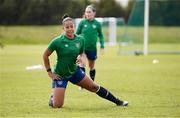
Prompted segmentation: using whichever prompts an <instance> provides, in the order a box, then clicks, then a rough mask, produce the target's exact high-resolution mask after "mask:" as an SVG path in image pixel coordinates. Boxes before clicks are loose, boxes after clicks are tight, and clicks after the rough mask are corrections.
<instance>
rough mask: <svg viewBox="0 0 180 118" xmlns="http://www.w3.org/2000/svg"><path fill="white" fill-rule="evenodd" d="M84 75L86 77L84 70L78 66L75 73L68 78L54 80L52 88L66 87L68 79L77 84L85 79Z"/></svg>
mask: <svg viewBox="0 0 180 118" xmlns="http://www.w3.org/2000/svg"><path fill="white" fill-rule="evenodd" d="M84 77H85V73H84V71H83V70H81V68H80V67H78V68H77V70H76V71H75V73H74V74H73V75H72V76H71V77H70V78H67V79H64V78H61V79H60V80H53V81H52V88H66V86H67V84H68V81H70V82H71V83H73V84H77V83H79V82H80V81H81V80H83V79H84Z"/></svg>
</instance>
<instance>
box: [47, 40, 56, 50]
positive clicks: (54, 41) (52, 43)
mask: <svg viewBox="0 0 180 118" xmlns="http://www.w3.org/2000/svg"><path fill="white" fill-rule="evenodd" d="M55 49H56V39H53V40H52V41H51V42H50V43H49V45H48V50H49V51H51V52H53V51H54V50H55Z"/></svg>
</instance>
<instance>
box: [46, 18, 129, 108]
mask: <svg viewBox="0 0 180 118" xmlns="http://www.w3.org/2000/svg"><path fill="white" fill-rule="evenodd" d="M62 24H63V30H64V31H65V34H62V35H60V36H58V37H56V38H54V39H53V40H52V41H51V42H50V44H49V45H48V48H47V49H46V50H45V52H44V54H43V60H44V65H45V67H46V70H47V72H48V75H49V77H50V78H51V79H52V89H53V93H52V96H51V97H50V101H49V105H50V106H51V107H53V108H60V107H62V106H63V104H64V96H65V90H66V86H67V84H68V81H70V82H71V83H73V84H75V85H78V86H81V87H82V88H85V89H87V90H88V91H91V92H94V93H96V94H97V95H99V96H100V97H102V98H105V99H107V100H109V101H111V102H113V103H115V104H116V105H118V106H127V105H128V102H127V101H122V100H120V99H118V98H116V97H115V96H114V95H112V94H111V93H110V92H109V91H108V90H106V89H105V88H103V87H101V86H99V85H98V84H96V83H95V82H93V81H92V80H91V79H90V78H89V77H88V76H87V75H86V74H85V73H84V72H83V71H82V70H81V69H80V68H79V67H78V65H77V63H80V61H81V58H79V57H81V56H83V53H84V39H83V37H81V36H78V35H76V34H74V30H75V27H74V23H73V20H72V18H70V17H69V16H68V15H64V16H63V18H62ZM54 51H55V52H56V54H57V63H56V65H55V68H54V70H53V71H51V67H50V61H49V56H50V55H51V54H52V53H53V52H54ZM77 57H78V58H77Z"/></svg>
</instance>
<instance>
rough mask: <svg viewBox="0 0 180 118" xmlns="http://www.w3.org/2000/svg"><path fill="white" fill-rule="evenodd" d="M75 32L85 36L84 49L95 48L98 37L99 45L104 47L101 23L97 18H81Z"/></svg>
mask: <svg viewBox="0 0 180 118" xmlns="http://www.w3.org/2000/svg"><path fill="white" fill-rule="evenodd" d="M76 33H77V34H80V35H82V36H83V37H84V38H85V50H97V49H96V43H97V39H98V37H99V39H100V47H101V48H104V37H103V34H102V28H101V24H100V23H99V22H98V21H97V20H95V19H94V20H92V21H89V20H87V19H83V20H82V21H81V22H80V23H79V26H78V28H77V31H76Z"/></svg>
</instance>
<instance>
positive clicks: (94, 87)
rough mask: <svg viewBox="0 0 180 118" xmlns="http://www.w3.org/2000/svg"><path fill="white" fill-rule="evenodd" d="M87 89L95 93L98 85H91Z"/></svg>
mask: <svg viewBox="0 0 180 118" xmlns="http://www.w3.org/2000/svg"><path fill="white" fill-rule="evenodd" d="M89 88H90V89H89V90H90V91H91V92H96V91H97V90H98V85H96V84H93V85H91V86H90V87H89Z"/></svg>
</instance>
